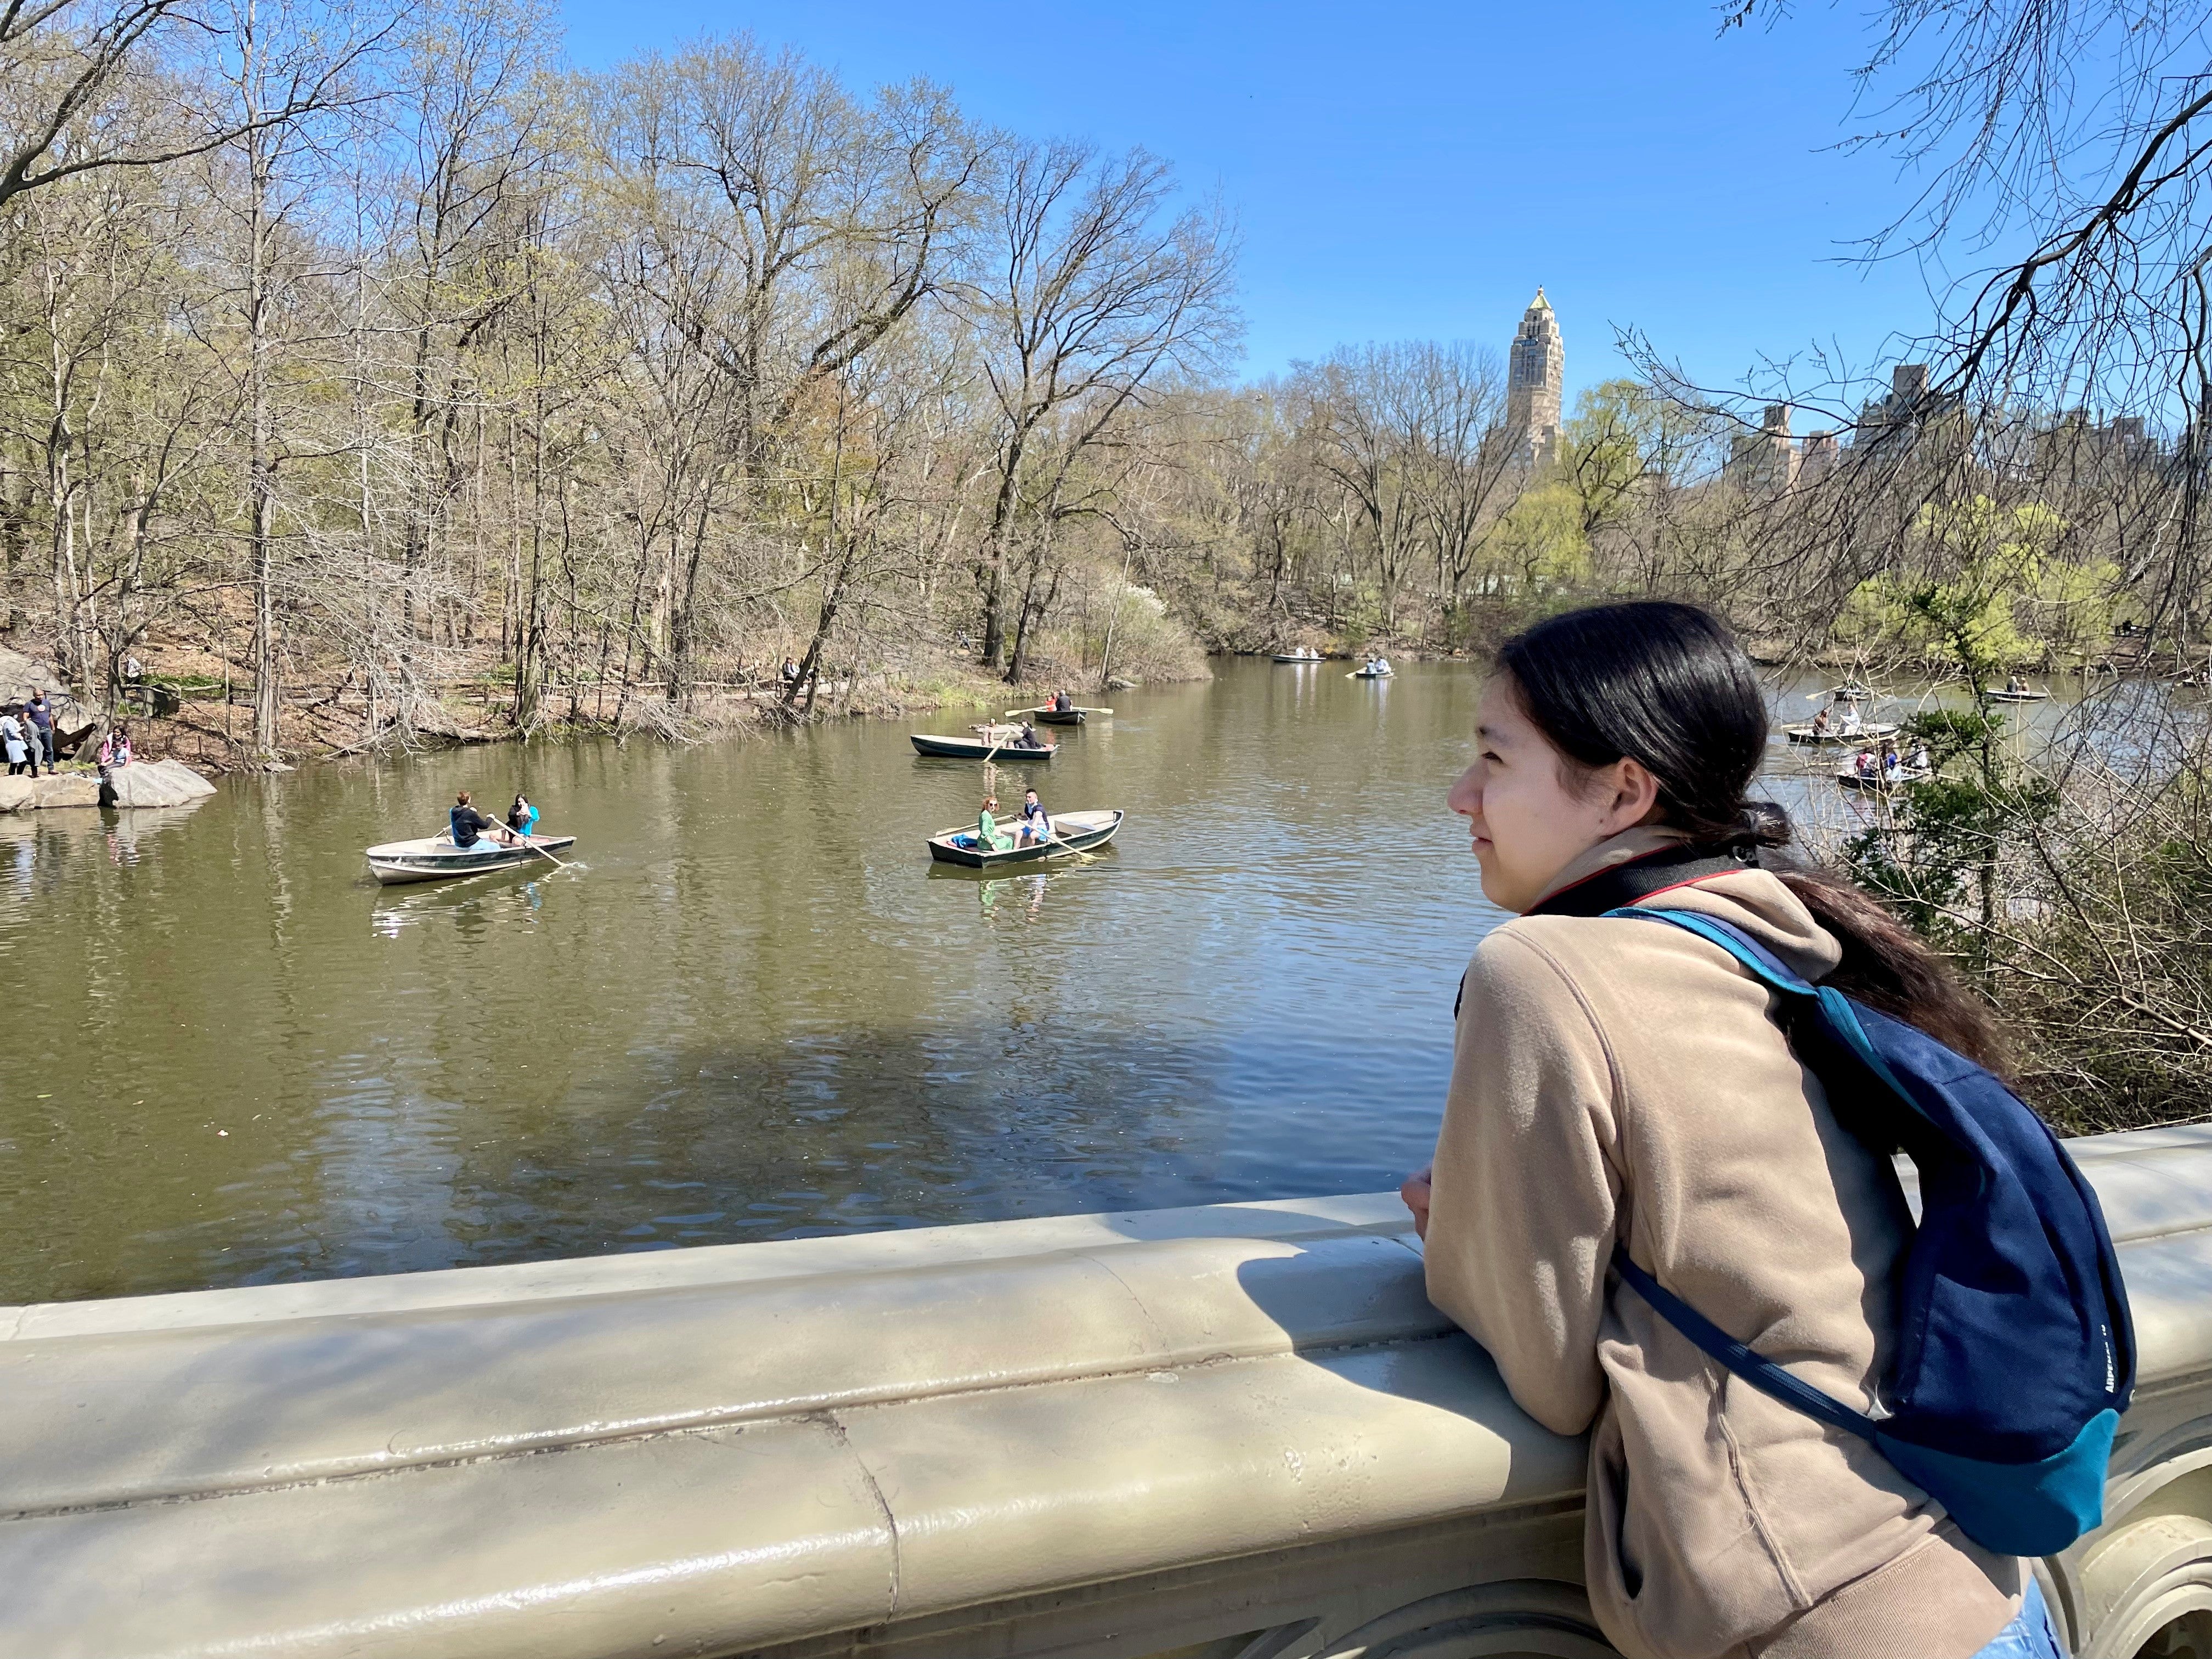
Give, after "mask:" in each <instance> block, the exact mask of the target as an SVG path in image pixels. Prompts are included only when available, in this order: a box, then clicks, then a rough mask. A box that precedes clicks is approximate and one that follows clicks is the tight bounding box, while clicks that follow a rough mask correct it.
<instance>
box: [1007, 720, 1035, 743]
mask: <svg viewBox="0 0 2212 1659" xmlns="http://www.w3.org/2000/svg"><path fill="white" fill-rule="evenodd" d="M1006 747H1007V748H1009V749H1042V748H1043V747H1044V739H1043V738H1040V737H1039V736H1037V729H1036V726H1034V725H1032V724H1031V723H1030V722H1029V721H1028V720H1024V721H1023V722H1022V729H1021V732H1020V734H1019V735H1018V736H1017V737H1016V738H1014V740H1013V741H1012V743H1010V744H1007V745H1006Z"/></svg>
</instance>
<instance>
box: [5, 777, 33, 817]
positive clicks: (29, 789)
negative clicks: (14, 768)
mask: <svg viewBox="0 0 2212 1659" xmlns="http://www.w3.org/2000/svg"><path fill="white" fill-rule="evenodd" d="M37 790H38V781H37V780H36V779H35V778H27V777H22V776H21V775H17V776H14V777H0V812H21V811H26V810H27V808H28V807H29V806H30V805H31V803H32V799H33V797H34V795H35V794H36V793H37Z"/></svg>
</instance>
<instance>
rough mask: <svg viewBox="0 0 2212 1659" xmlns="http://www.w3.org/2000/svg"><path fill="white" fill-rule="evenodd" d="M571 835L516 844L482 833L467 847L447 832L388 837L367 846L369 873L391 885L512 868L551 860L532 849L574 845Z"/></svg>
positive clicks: (563, 847)
mask: <svg viewBox="0 0 2212 1659" xmlns="http://www.w3.org/2000/svg"><path fill="white" fill-rule="evenodd" d="M575 844H576V838H575V837H574V836H532V837H531V838H530V840H529V842H527V843H526V844H525V843H517V844H516V845H515V846H513V847H507V846H503V845H501V843H500V842H496V841H495V840H493V839H492V838H491V837H490V836H479V837H477V840H476V841H475V842H471V844H470V845H469V846H466V847H456V846H454V845H453V837H452V836H450V835H446V836H424V837H423V838H422V840H421V841H388V842H385V843H384V845H383V846H381V847H372V848H369V849H368V855H367V856H368V867H369V871H370V873H372V874H373V875H374V876H375V878H376V879H377V880H378V882H379V883H380V884H382V885H384V886H386V887H391V886H394V885H396V884H398V883H400V882H403V881H448V880H451V879H452V878H453V877H455V876H480V875H482V874H483V873H484V872H486V871H487V870H511V869H513V867H514V866H516V865H518V864H545V865H547V866H548V867H550V860H546V859H544V858H542V857H540V856H539V854H538V852H537V851H536V850H534V849H537V848H544V850H545V851H547V852H552V853H558V852H562V851H564V850H566V849H567V848H571V847H574V845H575Z"/></svg>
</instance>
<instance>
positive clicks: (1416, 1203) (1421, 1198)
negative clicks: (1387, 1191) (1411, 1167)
mask: <svg viewBox="0 0 2212 1659" xmlns="http://www.w3.org/2000/svg"><path fill="white" fill-rule="evenodd" d="M1436 1167H1437V1166H1436V1165H1435V1164H1424V1165H1422V1166H1421V1168H1419V1169H1418V1170H1415V1171H1414V1172H1413V1174H1411V1175H1409V1176H1407V1177H1406V1184H1405V1185H1404V1186H1402V1187H1401V1188H1398V1196H1399V1197H1401V1198H1402V1199H1404V1200H1406V1207H1407V1209H1409V1210H1411V1211H1412V1212H1413V1231H1414V1232H1415V1233H1417V1234H1418V1235H1419V1237H1421V1239H1422V1240H1423V1241H1424V1242H1425V1241H1426V1240H1427V1238H1428V1236H1429V1176H1430V1173H1431V1171H1432V1170H1435V1168H1436Z"/></svg>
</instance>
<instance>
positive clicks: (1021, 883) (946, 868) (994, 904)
mask: <svg viewBox="0 0 2212 1659" xmlns="http://www.w3.org/2000/svg"><path fill="white" fill-rule="evenodd" d="M1069 873H1072V872H1069V871H1066V870H1052V871H1046V870H1038V869H1035V868H1030V869H1028V870H1024V872H1021V873H1020V874H1018V875H1005V874H1001V873H1000V872H994V871H988V870H970V869H969V868H968V867H967V866H964V865H958V864H932V865H931V866H929V874H928V878H927V879H929V880H931V881H964V882H966V883H967V884H969V886H970V887H973V888H974V889H975V902H976V903H977V904H978V905H980V906H981V908H982V910H983V913H984V914H985V915H993V914H994V913H995V914H1009V913H1010V912H1002V911H1000V910H999V908H998V907H999V905H1000V901H1001V900H1006V901H1010V902H1011V903H1012V904H1018V905H1019V906H1020V907H1021V911H1022V913H1023V914H1026V915H1032V916H1033V915H1036V914H1037V913H1038V912H1039V911H1040V910H1042V908H1044V890H1045V884H1047V883H1048V882H1050V881H1051V880H1053V879H1054V878H1055V877H1057V876H1062V875H1066V874H1069Z"/></svg>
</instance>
